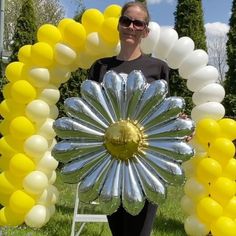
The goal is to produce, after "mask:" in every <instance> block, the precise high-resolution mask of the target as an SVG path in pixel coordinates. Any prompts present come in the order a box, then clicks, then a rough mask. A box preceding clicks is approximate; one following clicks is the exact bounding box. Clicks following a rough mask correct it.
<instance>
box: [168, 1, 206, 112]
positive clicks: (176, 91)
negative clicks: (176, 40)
mask: <svg viewBox="0 0 236 236" xmlns="http://www.w3.org/2000/svg"><path fill="white" fill-rule="evenodd" d="M174 16H175V27H174V28H175V30H176V31H177V32H178V35H179V37H183V36H188V37H190V38H191V39H192V40H193V41H194V43H195V48H196V49H197V48H199V49H203V50H206V48H207V47H206V36H205V28H204V22H203V10H202V2H201V1H200V0H178V3H177V7H176V11H175V12H174ZM170 93H171V95H175V96H182V97H184V98H185V100H186V113H187V114H190V112H191V110H192V107H193V105H192V100H191V96H192V92H190V91H189V90H188V89H187V87H186V80H184V79H183V78H181V77H180V76H179V74H178V72H177V71H176V70H171V78H170Z"/></svg>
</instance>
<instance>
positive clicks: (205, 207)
mask: <svg viewBox="0 0 236 236" xmlns="http://www.w3.org/2000/svg"><path fill="white" fill-rule="evenodd" d="M222 214H223V207H222V206H221V205H220V204H219V203H218V202H217V201H215V200H214V199H212V198H210V197H205V198H203V199H202V200H201V201H200V202H199V203H198V204H197V216H198V217H199V219H200V220H201V221H202V222H204V223H206V224H211V223H212V222H213V221H215V220H216V219H217V218H219V217H220V216H221V215H222Z"/></svg>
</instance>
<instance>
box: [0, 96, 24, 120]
mask: <svg viewBox="0 0 236 236" xmlns="http://www.w3.org/2000/svg"><path fill="white" fill-rule="evenodd" d="M24 113H25V105H24V104H20V103H16V102H15V101H14V100H13V99H5V100H3V101H2V102H1V104H0V114H1V116H2V117H4V118H7V119H12V118H14V117H16V116H20V115H24Z"/></svg>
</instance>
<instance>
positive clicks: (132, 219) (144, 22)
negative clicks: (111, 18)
mask: <svg viewBox="0 0 236 236" xmlns="http://www.w3.org/2000/svg"><path fill="white" fill-rule="evenodd" d="M148 23H149V13H148V10H147V8H146V5H144V4H143V3H141V2H128V3H126V4H125V5H124V6H123V8H122V10H121V17H120V19H119V25H118V31H119V35H120V44H121V50H120V53H119V54H118V55H117V56H114V57H110V58H103V59H99V60H98V61H96V62H95V63H94V64H93V65H92V67H91V69H90V73H89V79H91V80H95V81H97V82H102V80H103V76H104V74H105V73H106V72H107V71H109V70H113V71H115V72H117V73H120V74H122V75H125V74H126V75H127V74H129V73H130V72H132V71H133V70H141V71H142V73H143V74H144V76H145V78H146V79H147V81H148V82H149V83H150V82H152V81H154V80H158V79H164V80H167V82H168V75H169V68H168V66H167V64H166V63H165V62H164V61H161V60H159V59H156V58H152V57H150V56H147V55H144V54H142V51H141V48H140V43H141V40H142V39H143V38H145V37H147V36H148V33H149V29H148ZM156 210H157V206H155V205H153V204H151V203H149V202H148V201H146V202H145V206H144V208H143V209H142V211H141V212H140V213H139V214H138V215H137V216H132V215H130V214H129V213H127V212H126V211H125V209H124V208H123V207H122V206H120V208H119V209H118V211H117V212H115V213H113V214H112V215H110V216H107V218H108V222H109V226H110V229H111V232H112V235H113V236H148V235H150V234H151V230H152V225H153V221H154V219H155V215H156Z"/></svg>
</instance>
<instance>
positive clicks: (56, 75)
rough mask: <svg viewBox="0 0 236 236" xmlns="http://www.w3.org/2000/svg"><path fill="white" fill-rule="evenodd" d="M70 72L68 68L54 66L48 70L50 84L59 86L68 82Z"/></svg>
mask: <svg viewBox="0 0 236 236" xmlns="http://www.w3.org/2000/svg"><path fill="white" fill-rule="evenodd" d="M70 75H71V72H70V71H69V69H68V68H66V67H62V66H58V65H57V66H56V67H54V68H52V69H51V70H50V83H52V84H54V85H56V86H59V85H60V84H61V83H65V82H66V81H68V80H69V78H70Z"/></svg>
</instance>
